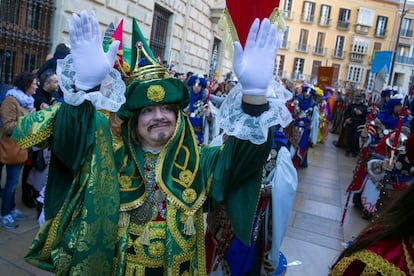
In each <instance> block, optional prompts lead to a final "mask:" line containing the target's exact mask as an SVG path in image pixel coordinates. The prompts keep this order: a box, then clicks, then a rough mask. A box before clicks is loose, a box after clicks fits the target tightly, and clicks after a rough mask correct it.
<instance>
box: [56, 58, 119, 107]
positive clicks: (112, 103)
mask: <svg viewBox="0 0 414 276" xmlns="http://www.w3.org/2000/svg"><path fill="white" fill-rule="evenodd" d="M56 73H57V76H58V80H59V85H60V88H61V89H62V91H63V97H64V100H65V102H66V103H68V104H70V105H74V106H78V105H80V104H81V103H83V102H84V101H85V100H88V101H90V102H91V103H92V104H93V105H94V106H95V108H96V109H97V110H108V111H111V112H116V111H118V109H119V108H120V107H121V105H122V104H124V103H125V83H124V81H123V80H122V78H121V74H120V73H119V72H118V71H116V70H115V69H113V68H111V70H110V71H109V73H108V75H107V76H106V77H105V79H104V80H103V81H102V83H101V88H100V90H99V91H94V92H89V93H85V92H84V91H77V92H75V89H74V85H75V78H76V73H75V70H74V68H73V59H72V55H67V56H66V57H65V58H64V59H60V60H58V65H57V68H56Z"/></svg>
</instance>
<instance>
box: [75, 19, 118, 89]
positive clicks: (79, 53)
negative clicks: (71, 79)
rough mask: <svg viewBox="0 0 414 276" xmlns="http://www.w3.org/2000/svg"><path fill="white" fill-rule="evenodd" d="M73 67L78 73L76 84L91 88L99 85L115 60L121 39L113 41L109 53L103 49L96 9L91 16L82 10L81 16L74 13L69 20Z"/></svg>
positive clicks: (82, 87) (81, 87) (79, 86)
mask: <svg viewBox="0 0 414 276" xmlns="http://www.w3.org/2000/svg"><path fill="white" fill-rule="evenodd" d="M68 27H69V37H70V45H71V53H72V56H73V67H74V70H75V73H76V78H75V85H76V87H77V88H80V89H81V90H89V89H91V88H94V87H95V86H97V85H99V84H100V83H101V82H102V80H103V79H105V77H106V75H107V74H108V73H109V71H110V70H111V68H112V67H113V65H114V62H115V56H116V53H117V51H118V46H119V41H114V42H112V44H111V46H110V47H109V50H108V52H107V53H105V52H104V51H103V47H102V41H101V36H100V34H99V24H98V20H97V19H96V15H95V12H94V11H91V13H90V16H89V17H88V13H87V12H86V11H82V12H81V14H80V18H79V16H78V15H77V14H73V16H72V21H70V20H68Z"/></svg>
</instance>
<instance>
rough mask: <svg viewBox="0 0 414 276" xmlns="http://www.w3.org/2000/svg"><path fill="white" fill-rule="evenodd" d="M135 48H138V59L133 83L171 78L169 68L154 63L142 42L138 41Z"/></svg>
mask: <svg viewBox="0 0 414 276" xmlns="http://www.w3.org/2000/svg"><path fill="white" fill-rule="evenodd" d="M135 47H136V48H137V59H136V63H135V67H134V70H133V71H132V74H131V81H133V80H137V81H140V82H145V81H152V80H157V79H164V78H168V77H169V76H170V74H169V71H168V68H166V67H164V66H162V65H161V64H159V63H158V62H156V61H154V60H153V59H152V58H151V57H150V55H149V54H148V53H147V51H146V50H145V47H143V44H142V42H140V41H138V42H137V43H136V44H135Z"/></svg>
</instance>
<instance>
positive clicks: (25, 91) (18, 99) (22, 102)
mask: <svg viewBox="0 0 414 276" xmlns="http://www.w3.org/2000/svg"><path fill="white" fill-rule="evenodd" d="M13 85H14V87H13V88H12V89H10V90H9V91H7V93H6V98H5V99H4V102H3V103H2V105H1V108H0V114H1V118H2V123H3V125H2V129H1V137H2V138H4V137H9V136H10V135H11V134H12V131H13V128H14V126H15V125H16V123H17V120H18V118H19V117H21V116H24V115H26V114H28V113H30V112H32V111H34V110H35V109H34V98H33V96H32V95H34V94H35V93H36V89H37V78H36V75H35V74H32V73H29V72H22V73H20V74H18V75H17V76H16V78H15V80H14V82H13ZM22 167H23V164H15V165H6V172H7V178H6V185H5V187H4V191H3V199H2V202H1V225H2V226H3V227H4V228H7V229H14V228H16V227H17V226H18V225H17V224H16V220H24V219H25V218H26V217H25V216H24V215H23V213H22V212H21V211H19V210H18V209H16V204H15V200H14V194H15V191H16V186H17V183H18V182H19V177H20V171H21V169H22Z"/></svg>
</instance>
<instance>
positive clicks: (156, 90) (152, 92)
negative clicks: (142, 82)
mask: <svg viewBox="0 0 414 276" xmlns="http://www.w3.org/2000/svg"><path fill="white" fill-rule="evenodd" d="M147 98H148V99H150V100H151V101H153V102H157V103H158V102H161V101H162V100H163V99H164V98H165V90H164V87H162V86H161V85H151V86H150V87H148V90H147Z"/></svg>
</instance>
